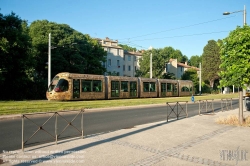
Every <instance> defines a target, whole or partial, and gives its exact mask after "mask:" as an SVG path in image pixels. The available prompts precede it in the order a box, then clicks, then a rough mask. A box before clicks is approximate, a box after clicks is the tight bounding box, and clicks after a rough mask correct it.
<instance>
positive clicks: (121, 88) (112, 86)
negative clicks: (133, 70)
mask: <svg viewBox="0 0 250 166" xmlns="http://www.w3.org/2000/svg"><path fill="white" fill-rule="evenodd" d="M106 84H107V85H106V87H107V92H106V98H107V99H128V98H138V86H139V85H138V78H137V77H122V76H106Z"/></svg>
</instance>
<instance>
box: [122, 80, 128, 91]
mask: <svg viewBox="0 0 250 166" xmlns="http://www.w3.org/2000/svg"><path fill="white" fill-rule="evenodd" d="M121 91H123V92H128V81H122V82H121Z"/></svg>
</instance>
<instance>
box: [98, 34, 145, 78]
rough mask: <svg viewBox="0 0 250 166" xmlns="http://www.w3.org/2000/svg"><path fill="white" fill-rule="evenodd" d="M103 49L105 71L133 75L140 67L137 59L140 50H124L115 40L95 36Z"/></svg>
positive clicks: (139, 55) (120, 74)
mask: <svg viewBox="0 0 250 166" xmlns="http://www.w3.org/2000/svg"><path fill="white" fill-rule="evenodd" d="M97 40H98V41H99V43H100V44H101V45H102V47H103V49H104V50H105V51H107V61H106V62H105V63H104V64H103V66H104V67H105V68H106V69H107V72H111V73H113V72H116V73H117V75H119V76H128V77H134V76H135V74H136V70H138V69H139V68H140V66H139V59H140V58H141V56H142V55H141V53H140V52H134V51H126V50H123V48H122V47H120V46H118V41H117V40H115V41H114V40H111V39H109V38H108V37H106V39H100V38H97ZM106 74H107V73H106Z"/></svg>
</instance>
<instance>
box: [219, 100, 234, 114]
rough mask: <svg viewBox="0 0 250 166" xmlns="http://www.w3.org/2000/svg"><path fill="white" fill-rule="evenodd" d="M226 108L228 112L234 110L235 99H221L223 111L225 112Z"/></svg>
mask: <svg viewBox="0 0 250 166" xmlns="http://www.w3.org/2000/svg"><path fill="white" fill-rule="evenodd" d="M229 107H230V109H229ZM224 108H225V109H226V111H228V110H232V109H233V99H232V98H229V99H221V111H222V112H224Z"/></svg>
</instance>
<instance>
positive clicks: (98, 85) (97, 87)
mask: <svg viewBox="0 0 250 166" xmlns="http://www.w3.org/2000/svg"><path fill="white" fill-rule="evenodd" d="M93 91H94V92H102V81H101V80H93Z"/></svg>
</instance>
